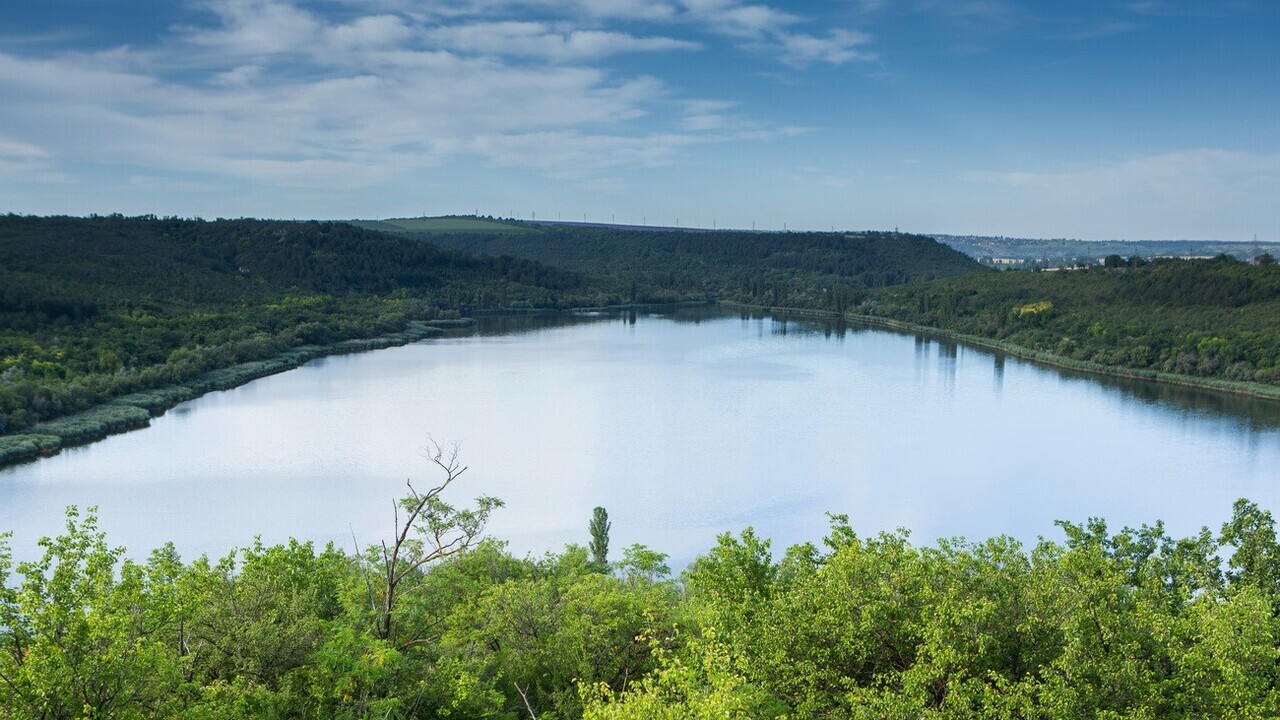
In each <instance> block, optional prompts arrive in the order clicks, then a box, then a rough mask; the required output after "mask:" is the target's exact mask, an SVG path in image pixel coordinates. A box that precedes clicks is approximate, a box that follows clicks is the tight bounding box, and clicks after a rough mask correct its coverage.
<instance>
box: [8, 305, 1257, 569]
mask: <svg viewBox="0 0 1280 720" xmlns="http://www.w3.org/2000/svg"><path fill="white" fill-rule="evenodd" d="M427 433H430V434H431V435H433V436H434V437H435V438H437V439H439V440H443V441H449V440H460V441H461V442H462V454H463V458H464V460H465V462H466V463H467V464H468V465H470V466H471V470H470V471H469V472H468V474H467V477H466V481H465V483H463V485H464V487H462V488H460V489H459V490H458V493H457V494H456V495H455V497H454V499H456V500H459V501H461V500H462V499H463V498H465V497H467V496H469V495H476V494H480V493H486V494H492V495H496V496H499V497H501V498H503V499H504V500H505V501H506V503H507V508H506V509H505V510H504V511H502V512H501V513H499V514H498V515H496V516H495V522H494V528H493V530H494V532H495V533H496V534H497V535H499V536H500V537H503V538H505V539H507V540H509V541H510V542H511V547H512V549H513V550H515V551H516V552H518V553H524V552H534V553H541V552H543V551H546V550H549V549H556V548H559V547H560V546H562V545H563V544H565V543H568V542H585V541H586V539H587V538H586V523H587V520H588V519H589V517H590V514H591V508H593V507H594V506H596V505H604V506H605V507H607V508H608V509H609V514H610V518H611V519H612V520H613V523H614V545H615V546H616V547H625V546H627V545H629V544H631V543H634V542H643V543H646V544H649V545H651V546H653V547H654V548H656V549H658V550H660V551H663V552H667V553H670V554H671V555H672V556H673V563H674V564H675V565H679V564H681V563H683V562H685V561H687V560H688V559H689V558H690V557H692V556H693V555H694V554H695V553H698V552H700V551H702V550H705V549H706V548H707V547H709V546H710V545H711V544H712V543H713V542H714V537H715V535H716V533H719V532H723V531H738V530H741V529H742V528H743V527H745V526H746V525H754V526H756V528H757V530H758V531H759V532H761V533H762V534H764V535H766V536H769V537H773V538H775V541H776V542H775V548H776V549H781V548H782V547H785V546H786V545H788V544H790V543H794V542H799V541H805V540H816V539H818V538H820V537H821V536H822V535H823V533H824V530H825V523H826V519H825V513H826V512H837V513H848V514H849V515H850V516H851V518H852V519H853V522H854V526H855V528H857V529H858V531H859V532H863V533H866V532H874V531H877V530H887V529H892V528H894V527H897V526H903V527H908V528H911V529H912V530H913V531H914V533H915V535H914V537H915V538H916V539H917V540H918V541H922V542H929V541H931V540H932V539H934V538H937V537H943V536H951V535H966V536H969V537H973V538H982V537H987V536H990V535H994V534H999V533H1008V534H1011V535H1013V536H1014V537H1017V538H1019V539H1021V540H1023V541H1025V542H1034V541H1035V539H1036V537H1037V536H1038V535H1042V534H1043V535H1049V536H1055V537H1056V535H1055V529H1054V527H1053V520H1055V519H1060V518H1061V519H1071V520H1081V519H1083V518H1085V517H1088V516H1090V515H1102V516H1106V517H1107V518H1108V519H1109V520H1111V521H1112V522H1113V523H1114V524H1116V525H1120V524H1131V525H1136V524H1138V523H1142V522H1150V521H1154V520H1156V519H1164V520H1166V521H1167V523H1168V527H1169V528H1170V531H1171V532H1172V533H1174V534H1187V533H1191V532H1194V531H1195V530H1196V529H1198V528H1199V527H1200V526H1201V525H1209V526H1214V525H1215V524H1217V523H1220V522H1222V521H1223V520H1225V519H1226V516H1227V515H1228V514H1229V512H1230V506H1231V503H1232V501H1234V500H1235V499H1236V498H1237V497H1242V496H1245V497H1250V498H1252V499H1254V500H1256V501H1258V502H1259V503H1261V504H1262V505H1263V506H1264V507H1269V508H1274V507H1277V505H1278V504H1280V403H1275V402H1269V401H1262V400H1256V399H1252V398H1247V397H1241V396H1235V395H1227V394H1222V393H1215V392H1211V391H1204V390H1197V389H1190V388H1180V387H1174V386H1168V385H1161V384H1155V383H1150V382H1141V381H1134V380H1124V379H1117V378H1103V377H1096V376H1090V375H1081V374H1078V373H1071V372H1069V371H1063V370H1058V369H1053V368H1045V367H1039V366H1035V365H1033V364H1030V363H1027V362H1025V361H1021V360H1018V359H1015V358H1011V357H1006V356H1005V355H1003V354H1000V353H998V352H994V351H990V350H986V349H982V348H973V347H968V346H964V347H962V346H959V345H957V344H956V343H955V342H953V341H947V340H943V339H939V338H933V337H930V336H928V335H923V334H914V333H897V332H891V331H886V330H882V329H875V328H869V327H863V326H857V325H846V324H844V323H841V322H834V321H831V322H823V321H816V320H810V319H805V318H796V317H771V316H766V315H760V314H756V313H750V312H742V313H737V312H735V313H732V314H730V313H724V312H721V311H718V310H716V309H714V308H696V309H690V310H682V311H679V312H675V313H668V314H659V313H655V312H649V311H645V310H643V309H642V310H630V311H625V312H618V313H593V314H583V315H572V316H538V315H530V316H524V317H511V316H495V317H483V318H481V319H480V320H479V321H478V323H477V324H476V326H475V327H473V328H469V329H462V330H457V331H454V332H451V333H450V334H449V335H448V336H447V337H444V338H440V339H436V340H431V341H426V342H423V343H418V344H415V345H410V346H405V347H401V348H391V349H387V350H382V351H378V352H374V353H366V354H361V355H348V356H334V357H330V358H327V359H324V360H321V361H317V362H313V363H309V364H308V365H306V366H304V367H302V368H299V369H298V370H295V371H293V372H289V373H285V374H282V375H277V376H274V377H270V378H265V379H263V380H259V381H257V382H254V383H251V384H249V385H247V386H244V387H241V388H236V389H234V390H231V391H227V392H222V393H213V394H211V395H208V396H205V397H203V398H200V399H198V400H195V401H193V402H191V403H186V404H184V405H182V406H180V407H178V408H175V409H174V410H172V411H170V412H169V413H167V414H166V415H165V416H163V417H161V418H158V419H156V420H155V422H154V424H153V426H152V427H151V428H149V429H147V430H142V431H138V432H134V433H128V434H125V435H121V436H116V437H112V438H109V439H108V440H106V441H104V442H101V443H97V444H94V445H90V446H86V447H82V448H74V449H71V450H68V451H66V452H64V453H63V454H61V455H59V456H56V457H53V458H48V459H45V460H41V461H39V462H36V463H33V464H30V465H26V466H21V467H17V468H10V469H7V470H4V471H0V530H4V529H12V530H14V531H15V539H14V551H15V555H17V556H18V557H20V558H21V557H30V556H31V555H32V554H33V553H34V552H35V538H36V537H38V536H39V535H41V534H47V533H50V532H54V531H56V529H58V528H59V527H60V526H61V520H60V516H61V512H62V510H61V509H62V508H63V507H64V506H66V505H68V504H77V505H81V506H85V505H98V506H100V508H101V514H102V524H103V526H104V528H105V529H106V530H107V531H108V533H109V537H110V539H111V541H112V542H113V543H120V544H123V545H126V546H127V547H129V548H130V550H131V551H132V552H134V553H135V554H143V553H145V552H146V551H147V550H148V549H149V548H152V547H155V546H157V545H159V544H160V543H162V542H164V541H165V540H170V539H172V540H174V541H175V542H176V543H177V544H178V546H179V548H180V549H182V550H183V551H184V552H185V553H186V554H188V555H191V554H193V553H201V552H211V553H215V554H220V553H223V552H225V551H226V550H227V549H228V548H230V547H232V546H233V545H237V544H244V543H247V542H249V541H251V540H252V538H253V537H254V535H256V534H261V535H262V537H263V539H264V541H267V542H274V541H279V540H281V539H284V538H286V537H289V536H296V537H301V538H310V539H314V540H318V541H334V542H337V543H339V544H340V545H342V546H343V547H349V546H350V544H351V536H352V534H353V533H354V534H355V535H356V536H357V538H358V539H359V542H361V543H362V544H368V543H369V542H371V541H373V540H375V539H377V538H379V537H381V536H382V535H384V534H385V531H386V530H387V529H388V527H389V524H390V501H391V499H392V498H394V497H396V496H398V495H399V494H401V493H402V492H403V490H404V482H405V480H406V479H407V478H408V479H412V480H413V481H414V482H415V484H417V485H419V486H421V485H422V484H424V483H427V482H430V480H432V479H433V478H432V476H431V475H430V473H429V467H430V466H429V463H427V462H425V460H424V459H423V457H422V448H423V446H424V444H425V440H424V437H425V435H426V434H427Z"/></svg>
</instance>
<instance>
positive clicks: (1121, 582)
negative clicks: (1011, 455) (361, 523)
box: [0, 448, 1280, 720]
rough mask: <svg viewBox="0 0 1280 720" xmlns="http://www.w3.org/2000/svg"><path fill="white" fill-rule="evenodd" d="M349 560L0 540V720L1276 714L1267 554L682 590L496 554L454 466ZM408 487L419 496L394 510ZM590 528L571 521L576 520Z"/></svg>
mask: <svg viewBox="0 0 1280 720" xmlns="http://www.w3.org/2000/svg"><path fill="white" fill-rule="evenodd" d="M431 457H432V459H433V460H434V461H435V463H436V465H437V466H438V468H439V470H440V471H441V472H442V473H443V480H441V481H440V482H438V484H437V485H436V486H435V487H433V488H431V489H430V490H424V491H422V492H418V491H412V492H410V494H409V495H408V496H407V497H406V498H404V499H403V500H402V501H401V502H400V503H399V504H398V505H397V506H396V507H397V513H396V515H395V517H394V523H393V531H394V532H393V535H392V536H391V537H390V538H389V539H388V540H387V541H385V542H382V543H375V544H373V545H372V546H370V547H367V548H360V547H356V548H354V549H347V550H344V549H341V548H338V547H336V546H333V545H328V546H326V547H323V548H317V547H315V546H313V545H312V544H311V543H306V542H298V541H290V542H288V543H284V544H279V545H265V544H263V543H261V542H254V543H253V544H251V545H249V546H247V547H245V548H242V549H239V550H235V551H233V552H231V553H229V554H227V555H226V556H225V557H222V558H209V557H200V558H196V559H195V560H191V561H186V560H183V559H182V558H181V557H180V556H179V555H178V553H177V551H176V550H175V549H174V547H173V546H172V545H166V546H164V547H161V548H159V549H157V550H155V551H153V552H152V553H151V554H150V555H149V556H148V557H147V558H146V559H145V560H134V559H132V558H130V557H129V556H127V555H126V554H125V553H124V550H123V549H122V548H116V547H112V546H111V545H110V544H109V543H108V541H107V538H106V537H105V536H104V534H103V532H102V531H101V530H100V529H99V527H98V524H97V518H96V516H95V514H94V513H93V512H92V511H91V510H90V511H88V512H84V513H81V512H79V511H77V510H76V509H75V508H71V509H69V510H68V513H67V525H66V528H65V530H64V531H63V532H62V533H61V534H59V535H58V536H56V537H52V538H47V539H45V540H43V541H42V542H41V549H42V554H41V555H40V556H39V557H38V558H37V559H34V560H30V561H25V562H18V563H15V562H14V561H13V560H12V559H11V558H12V555H11V553H10V551H9V548H8V547H7V543H6V542H5V541H4V540H3V538H2V537H0V717H3V718H14V719H15V720H16V719H19V718H21V719H24V720H25V719H27V718H170V717H172V718H179V717H181V718H285V717H289V718H306V717H316V718H319V717H323V718H439V717H465V718H481V717H487V718H507V719H510V720H516V719H518V718H541V719H543V720H546V719H548V718H559V719H562V720H565V719H569V718H589V719H593V720H607V719H635V720H640V719H642V718H643V719H645V720H649V719H651V718H711V717H722V718H907V717H910V718H939V719H941V718H976V717H982V718H1008V719H1010V720H1012V719H1015V718H1019V719H1020V718H1028V719H1029V718H1038V719H1044V720H1049V719H1055V718H1062V719H1064V720H1066V719H1071V720H1074V719H1076V718H1081V717H1116V718H1119V717H1135V718H1140V717H1159V718H1187V719H1188V720H1190V719H1191V718H1196V719H1204V718H1239V717H1259V718H1261V717H1275V716H1277V715H1278V714H1280V663H1277V662H1276V659H1277V657H1278V656H1280V619H1278V618H1280V542H1278V541H1277V538H1276V532H1275V523H1274V519H1273V517H1272V515H1271V514H1270V513H1269V512H1267V511H1264V510H1262V509H1261V508H1259V507H1258V506H1257V505H1255V504H1253V503H1251V502H1248V501H1245V500H1241V501H1238V502H1237V503H1236V504H1235V506H1234V508H1233V512H1232V515H1231V518H1230V520H1228V521H1227V522H1226V523H1224V524H1223V525H1222V526H1221V528H1220V529H1219V530H1218V531H1217V532H1213V531H1210V530H1209V529H1208V528H1204V529H1202V530H1201V531H1199V532H1198V533H1196V534H1193V535H1192V536H1190V537H1185V538H1178V539H1175V538H1171V537H1170V536H1168V534H1167V533H1166V532H1165V530H1164V528H1163V526H1162V525H1161V524H1160V523H1156V524H1154V525H1143V526H1141V527H1139V528H1136V529H1134V528H1124V529H1122V530H1120V531H1118V532H1116V531H1113V530H1111V529H1110V528H1109V527H1108V526H1107V524H1106V523H1105V522H1103V521H1102V520H1100V519H1096V518H1095V519H1089V520H1088V521H1086V522H1084V523H1072V522H1061V523H1059V524H1058V525H1059V530H1060V534H1061V537H1062V539H1061V540H1057V541H1051V540H1041V541H1040V542H1038V543H1036V544H1035V545H1034V546H1032V547H1026V546H1024V545H1022V544H1020V543H1019V542H1017V541H1016V540H1013V539H1011V538H1008V537H996V538H992V539H989V540H986V541H980V542H971V541H966V540H963V539H951V540H943V541H939V542H937V543H936V544H933V545H916V544H913V543H912V542H911V541H910V537H909V535H908V533H907V531H905V530H898V531H896V532H892V533H878V534H867V535H863V534H860V533H858V532H857V531H856V530H855V527H854V525H853V524H852V523H851V522H850V521H849V519H848V518H847V517H845V516H839V515H836V516H831V517H830V530H829V532H828V533H827V535H826V536H825V537H824V538H822V540H821V541H820V542H816V543H802V544H799V545H795V546H792V547H790V548H786V549H785V550H784V551H780V552H779V551H775V549H774V548H773V547H772V546H771V544H770V542H769V541H768V540H767V539H765V538H762V537H760V536H758V535H757V534H756V533H755V532H754V531H753V530H752V529H751V528H747V529H745V530H743V531H742V532H740V533H738V534H728V533H726V534H723V535H721V536H719V537H718V538H717V539H716V542H715V544H714V545H713V546H711V547H710V548H709V549H708V550H707V551H706V552H705V553H703V554H702V555H701V556H699V557H698V558H696V559H695V560H694V561H693V562H691V563H690V564H689V565H688V567H687V568H685V569H684V570H683V571H682V572H680V573H678V574H675V575H673V574H672V573H671V570H670V568H669V567H668V565H667V561H666V560H667V559H666V556H665V555H663V554H662V553H660V552H658V551H656V550H654V549H652V548H649V547H646V546H643V545H633V546H631V547H629V548H626V549H624V550H623V551H622V552H621V553H620V554H619V556H618V557H616V558H612V559H611V558H609V557H608V555H609V548H608V534H609V530H610V527H611V525H610V523H609V520H608V515H607V513H606V512H605V511H604V509H603V508H597V509H596V511H595V512H594V514H593V517H592V519H591V522H590V523H589V532H586V531H587V530H588V527H585V526H586V525H587V523H584V539H586V538H587V537H589V539H590V547H589V548H588V547H584V546H581V545H570V546H568V547H566V548H565V549H563V550H562V551H560V552H558V553H548V554H547V555H544V556H541V557H523V558H520V557H515V556H513V555H512V554H511V553H510V552H509V551H508V550H507V549H506V547H505V545H504V544H503V543H502V542H501V541H497V540H492V539H481V533H482V532H483V529H484V526H485V523H486V522H487V520H488V517H489V513H490V512H491V511H492V510H494V509H495V508H497V507H498V506H500V505H501V503H500V502H499V501H497V500H495V499H493V498H483V497H482V498H480V499H478V501H477V502H476V504H475V505H472V506H469V507H463V506H454V505H451V504H449V503H448V502H447V501H446V499H445V497H444V494H443V491H444V490H445V489H446V488H448V487H449V486H450V485H451V484H453V483H454V481H456V480H457V479H458V478H459V477H461V475H462V474H463V472H465V467H463V466H462V465H460V463H458V461H457V457H456V454H453V453H449V452H445V451H441V450H440V449H439V448H434V452H433V453H432V455H431ZM411 490H412V488H411ZM584 520H585V518H584Z"/></svg>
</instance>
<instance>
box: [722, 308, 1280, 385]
mask: <svg viewBox="0 0 1280 720" xmlns="http://www.w3.org/2000/svg"><path fill="white" fill-rule="evenodd" d="M721 305H722V306H724V307H728V308H736V309H743V310H759V311H763V312H768V313H770V314H781V315H792V316H796V317H809V318H814V319H825V320H842V321H844V322H849V323H861V324H864V325H872V326H878V327H885V328H890V329H893V330H901V331H903V332H912V333H919V334H923V335H932V336H934V337H939V338H946V339H949V340H955V341H957V342H962V343H964V344H966V345H973V346H976V347H982V348H986V349H988V350H995V351H997V352H1001V353H1004V354H1005V355H1008V356H1010V357H1014V358H1018V359H1019V360H1027V361H1030V362H1033V363H1037V364H1040V365H1046V366H1049V367H1055V368H1060V369H1063V370H1074V371H1077V372H1082V373H1089V374H1091V375H1102V376H1106V377H1114V378H1123V379H1127V380H1146V381H1150V382H1156V383H1162V384H1165V385H1177V386H1180V387H1187V388H1195V389H1198V390H1211V391H1214V392H1223V393H1229V394H1232V395H1241V396H1244V397H1251V398H1256V399H1259V400H1272V401H1280V387H1272V386H1270V385H1261V384H1258V383H1248V382H1240V381H1236V380H1217V379H1214V378H1200V377H1196V376H1194V375H1178V374H1175V373H1166V372H1160V371H1158V370H1138V369H1135V368H1127V369H1126V368H1116V367H1112V366H1110V365H1101V364H1099V363H1094V362H1089V361H1087V360H1073V359H1072V358H1068V357H1062V356H1061V355H1055V354H1053V353H1048V352H1044V351H1042V350H1033V349H1031V348H1026V347H1022V346H1021V345H1015V344H1013V343H1007V342H1004V341H1003V340H995V339H993V338H985V337H982V336H980V335H967V334H965V333H959V332H955V331H953V330H947V329H945V328H938V327H931V326H929V325H919V324H916V323H910V322H903V321H901V320H893V319H891V318H886V317H879V316H876V315H859V314H857V313H839V312H836V311H834V310H811V309H806V308H790V307H779V306H772V305H748V304H745V303H739V302H733V301H725V302H723V303H721Z"/></svg>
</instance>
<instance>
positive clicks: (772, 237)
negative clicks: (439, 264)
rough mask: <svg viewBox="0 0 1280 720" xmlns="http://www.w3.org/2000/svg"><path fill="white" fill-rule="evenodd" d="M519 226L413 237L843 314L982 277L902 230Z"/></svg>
mask: <svg viewBox="0 0 1280 720" xmlns="http://www.w3.org/2000/svg"><path fill="white" fill-rule="evenodd" d="M397 222H398V221H397ZM523 227H524V228H525V229H526V232H523V233H512V232H505V231H504V232H455V231H449V230H445V229H438V230H434V231H430V232H427V231H420V232H415V233H411V234H412V236H414V237H418V238H420V239H423V240H425V241H427V242H430V243H432V244H435V245H438V246H439V247H442V248H449V249H453V250H460V251H464V252H468V253H479V254H484V255H491V256H503V255H506V256H511V257H517V258H525V259H528V260H536V261H538V262H540V263H544V264H547V265H551V266H555V267H559V268H564V269H567V270H573V271H576V272H580V273H583V274H585V275H590V276H594V277H598V278H602V279H606V280H609V281H612V282H614V283H615V284H623V285H626V286H629V287H631V288H633V290H634V292H635V294H636V298H637V299H638V300H646V299H652V300H658V299H667V298H670V297H672V296H682V295H685V296H687V295H698V294H700V295H704V296H708V295H709V296H714V297H718V298H720V299H725V300H737V301H741V302H748V303H759V304H769V305H797V306H805V307H814V308H829V309H843V308H844V306H845V305H847V303H848V302H849V299H850V298H851V297H852V296H853V295H854V294H855V293H857V292H859V291H862V290H865V289H867V288H874V287H885V286H890V285H899V284H902V283H907V282H913V281H919V280H931V279H935V278H943V277H955V276H960V275H967V274H973V273H979V272H982V271H983V268H982V267H981V266H980V265H979V264H978V263H977V262H975V261H974V260H972V259H971V258H969V257H966V256H965V255H964V254H963V253H960V252H958V251H956V250H952V249H951V248H948V247H946V246H944V245H942V244H940V243H938V242H936V241H934V240H933V239H931V238H927V237H923V236H918V235H909V234H904V233H888V232H885V233H881V232H863V233H758V232H746V231H734V230H724V231H682V230H641V229H635V228H621V227H611V226H569V225H534V224H526V225H524V226H523Z"/></svg>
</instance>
